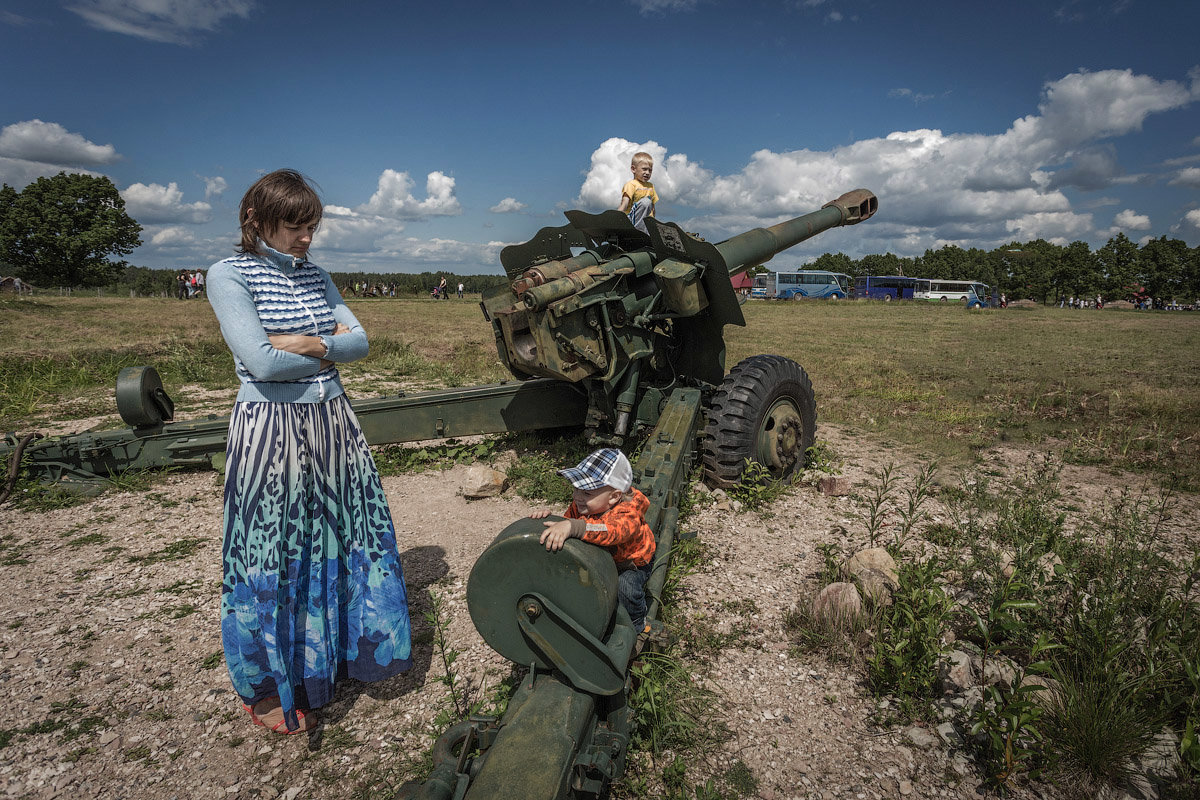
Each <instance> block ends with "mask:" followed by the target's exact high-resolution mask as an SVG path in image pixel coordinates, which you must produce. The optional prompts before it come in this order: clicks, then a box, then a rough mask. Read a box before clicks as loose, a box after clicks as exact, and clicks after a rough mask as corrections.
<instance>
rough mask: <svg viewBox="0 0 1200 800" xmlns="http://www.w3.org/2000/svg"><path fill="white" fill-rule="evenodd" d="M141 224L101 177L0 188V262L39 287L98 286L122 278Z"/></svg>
mask: <svg viewBox="0 0 1200 800" xmlns="http://www.w3.org/2000/svg"><path fill="white" fill-rule="evenodd" d="M141 230H142V226H141V225H139V224H137V222H135V221H134V220H133V219H132V218H130V216H129V215H128V214H126V213H125V201H124V200H122V199H121V195H120V193H119V192H118V191H117V187H115V186H113V184H112V181H110V180H109V179H108V178H105V177H97V176H94V175H81V174H67V173H65V172H60V173H59V174H57V175H55V176H54V177H52V178H38V179H37V180H36V181H34V182H33V183H31V184H29V185H28V186H26V187H25V189H24V190H23V191H21V192H18V191H16V190H15V189H13V188H12V187H11V186H8V185H5V186H4V187H3V189H0V260H2V261H7V262H9V263H10V264H12V265H13V266H14V267H15V268H16V271H17V274H18V275H19V276H20V277H21V278H23V279H25V280H27V281H29V282H30V283H33V284H35V285H38V286H103V285H105V284H107V283H109V282H110V281H112V280H114V279H116V278H117V277H119V276H120V275H121V274H122V271H123V269H124V267H125V262H123V261H109V260H108V258H109V256H111V255H127V254H129V253H131V252H133V249H134V248H135V247H137V246H138V245H140V244H141V243H142V241H141V239H139V238H138V233H140V232H141Z"/></svg>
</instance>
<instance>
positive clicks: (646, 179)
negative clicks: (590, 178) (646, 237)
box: [617, 153, 658, 233]
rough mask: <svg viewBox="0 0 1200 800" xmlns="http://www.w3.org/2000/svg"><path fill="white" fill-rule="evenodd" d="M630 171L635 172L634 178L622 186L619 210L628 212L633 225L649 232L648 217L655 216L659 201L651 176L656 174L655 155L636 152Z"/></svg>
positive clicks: (643, 231) (644, 231)
mask: <svg viewBox="0 0 1200 800" xmlns="http://www.w3.org/2000/svg"><path fill="white" fill-rule="evenodd" d="M629 171H630V172H632V173H633V180H631V181H628V182H626V184H625V185H624V186H623V187H621V204H620V205H619V206H617V211H621V212H623V213H625V214H627V215H628V216H629V221H630V222H632V223H633V227H635V228H637V229H638V230H639V231H641V232H642V233H648V232H649V231H647V230H646V217H653V216H654V206H655V205H656V204H657V203H658V192H657V191H655V190H654V184H653V183H651V182H650V176H651V175H652V174H654V157H653V156H651V155H650V154H649V153H634V154H633V160H632V161H631V162H630V164H629Z"/></svg>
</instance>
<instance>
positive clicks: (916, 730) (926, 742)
mask: <svg viewBox="0 0 1200 800" xmlns="http://www.w3.org/2000/svg"><path fill="white" fill-rule="evenodd" d="M904 735H905V736H906V737H908V740H909V741H910V742H912V743H913V744H915V745H916V746H917V747H923V748H926V749H928V748H930V747H933V746H934V745H935V744H937V743H938V737H936V736H934V735H933V734H932V733H930V732H929V731H928V730H926V729H925V728H922V727H920V726H919V725H910V726H909V727H907V728H905V729H904Z"/></svg>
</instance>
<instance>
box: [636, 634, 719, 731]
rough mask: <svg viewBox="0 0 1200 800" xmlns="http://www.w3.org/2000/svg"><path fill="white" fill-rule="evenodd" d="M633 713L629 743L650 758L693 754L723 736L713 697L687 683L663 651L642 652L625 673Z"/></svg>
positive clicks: (685, 675) (678, 665) (686, 674)
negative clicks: (630, 678)
mask: <svg viewBox="0 0 1200 800" xmlns="http://www.w3.org/2000/svg"><path fill="white" fill-rule="evenodd" d="M630 672H631V674H632V676H633V685H634V688H633V692H632V694H631V695H630V698H629V705H630V707H631V708H632V709H633V729H632V731H631V735H630V745H631V747H632V748H634V749H637V750H644V751H648V752H650V753H652V754H654V755H658V754H660V753H663V752H666V751H672V752H676V753H683V754H688V753H696V752H698V751H700V750H702V749H704V748H707V747H711V746H714V745H716V744H717V743H719V742H721V741H724V740H725V739H727V738H728V737H729V730H728V728H727V727H726V726H725V724H724V722H723V721H722V720H721V718H720V711H719V709H720V703H719V702H718V698H717V696H716V694H715V693H713V692H712V691H711V690H709V689H705V688H704V687H701V686H697V685H696V684H695V683H693V681H692V679H691V675H690V674H689V672H688V670H687V668H686V667H685V666H684V664H683V663H682V662H681V661H680V660H679V659H677V658H676V657H674V656H672V655H670V654H669V653H644V654H643V655H642V656H641V658H640V659H639V660H638V661H637V662H635V663H634V665H633V668H632V669H631V670H630Z"/></svg>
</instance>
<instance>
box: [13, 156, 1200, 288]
mask: <svg viewBox="0 0 1200 800" xmlns="http://www.w3.org/2000/svg"><path fill="white" fill-rule="evenodd" d="M141 231H142V226H141V225H139V224H138V223H137V222H136V221H135V220H133V219H132V218H131V217H130V216H129V215H128V214H127V213H126V212H125V201H124V200H123V199H122V198H121V194H120V192H118V191H117V188H116V187H115V186H114V185H113V184H112V181H110V180H109V179H108V178H105V177H102V176H95V175H82V174H68V173H65V172H60V173H59V174H58V175H55V176H53V177H48V178H38V179H37V180H36V181H34V182H33V183H31V184H29V185H28V186H26V187H25V189H23V190H22V191H20V192H18V191H17V190H16V189H14V188H13V187H11V186H8V185H7V184H5V185H4V186H3V187H0V274H3V275H14V276H16V277H19V278H21V279H22V280H23V281H25V282H27V283H30V284H33V285H34V286H40V287H60V286H64V287H72V288H80V287H99V288H106V289H110V290H112V291H115V292H126V291H132V292H134V293H136V294H145V295H154V294H167V295H170V294H172V293H173V292H174V289H175V285H176V284H175V275H176V273H177V271H176V270H174V269H151V268H148V267H138V266H130V265H129V264H128V263H127V262H125V261H123V260H119V259H118V260H114V258H113V257H114V256H123V255H128V254H130V253H132V252H133V250H134V249H135V248H137V247H138V246H139V245H141V244H142V240H141V238H140V236H139V234H140V233H141ZM806 268H808V269H824V270H830V271H832V272H844V273H846V274H849V275H854V276H857V275H906V276H909V277H914V278H943V279H947V280H979V281H982V282H984V283H986V284H988V285H989V286H991V287H992V288H993V290H994V291H995V292H997V293H999V292H1003V293H1005V294H1007V295H1008V296H1009V297H1010V298H1011V299H1014V300H1016V299H1021V298H1028V299H1031V300H1037V301H1039V302H1055V303H1057V302H1058V301H1059V300H1061V299H1063V298H1067V297H1094V296H1095V295H1102V296H1103V297H1104V298H1105V299H1106V300H1120V299H1125V300H1136V299H1142V298H1158V299H1162V300H1164V301H1170V300H1178V301H1180V302H1186V303H1191V302H1192V301H1194V300H1195V299H1196V298H1200V247H1188V246H1187V244H1186V243H1185V242H1183V241H1181V240H1179V239H1171V238H1168V237H1166V236H1160V237H1159V238H1157V239H1150V240H1148V241H1146V242H1145V243H1144V244H1142V245H1141V246H1140V247H1139V246H1138V245H1137V244H1136V243H1134V242H1132V241H1130V239H1129V238H1128V237H1127V236H1126V235H1125V234H1123V233H1118V234H1117V235H1116V236H1114V237H1112V238H1111V239H1109V240H1108V242H1107V243H1106V244H1105V245H1104V246H1103V247H1101V248H1099V249H1098V250H1095V251H1093V250H1092V249H1091V248H1090V247H1089V246H1088V244H1087V243H1086V242H1082V241H1075V242H1071V243H1070V244H1068V245H1057V244H1052V243H1050V242H1047V241H1046V240H1044V239H1034V240H1033V241H1028V242H1017V241H1013V242H1010V243H1009V244H1007V245H1003V246H1001V247H997V248H995V249H993V250H981V249H979V248H974V247H973V248H970V249H963V248H961V247H958V246H956V245H945V246H943V247H940V248H938V249H937V250H932V249H931V250H926V251H925V253H924V255H921V256H916V257H912V258H909V257H901V256H897V255H894V254H893V253H883V254H881V255H880V254H871V255H866V256H863V257H862V258H859V259H854V258H851V257H850V256H847V255H845V254H844V253H825V254H823V255H822V256H820V257H819V258H817V259H816V261H814V262H813V263H812V264H810V265H808V267H806ZM760 269H762V268H760ZM193 271H194V269H193ZM442 276H445V277H446V282H447V283H448V284H449V286H450V287H451V289H452V290H453V289H456V288H457V287H458V284H459V283H460V282H461V283H463V284H464V288H465V289H466V291H468V292H471V293H475V292H479V291H482V290H484V289H486V288H488V287H490V286H496V285H499V284H501V283H504V282H505V280H506V279H505V277H504V276H503V275H459V274H456V273H452V272H445V271H442V272H422V273H418V274H413V273H404V272H392V273H375V272H370V273H368V272H349V273H334V280H335V282H336V283H337V285H338V287H339V288H342V289H343V290H345V289H346V288H347V287H354V286H357V285H359V284H363V283H365V284H368V285H369V286H371V287H377V286H388V287H392V286H394V287H395V293H396V295H397V296H400V295H417V296H420V295H424V294H428V293H429V291H430V290H431V289H432V288H433V287H434V286H436V285H437V284H438V282H439V281H440V279H441V278H442Z"/></svg>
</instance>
